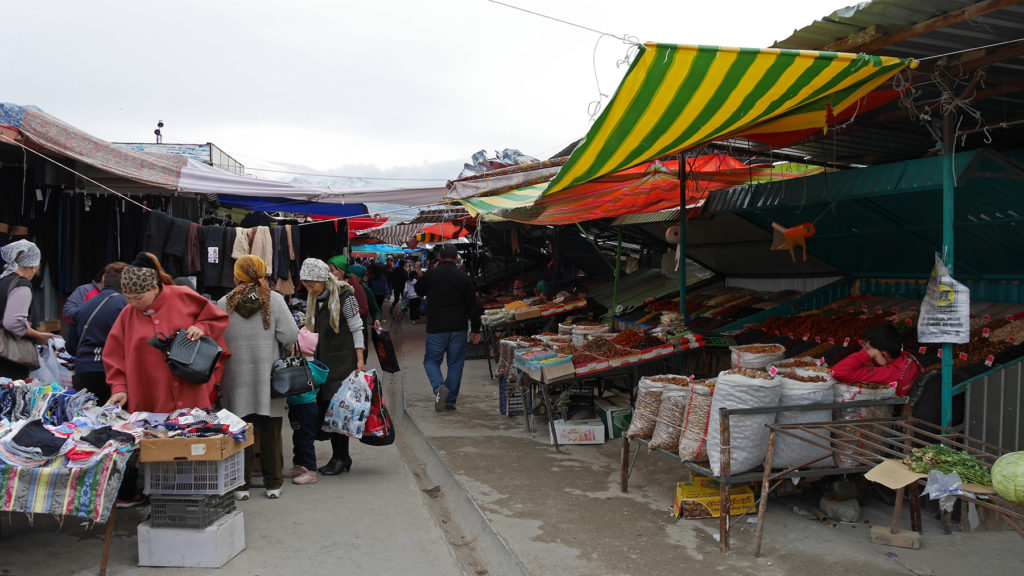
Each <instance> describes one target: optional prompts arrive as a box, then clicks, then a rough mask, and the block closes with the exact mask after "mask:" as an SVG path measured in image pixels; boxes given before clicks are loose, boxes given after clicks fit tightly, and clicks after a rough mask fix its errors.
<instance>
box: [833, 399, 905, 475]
mask: <svg viewBox="0 0 1024 576" xmlns="http://www.w3.org/2000/svg"><path fill="white" fill-rule="evenodd" d="M832 391H833V394H835V401H836V402H856V401H859V400H881V399H884V398H893V397H895V396H896V388H894V387H886V388H880V389H873V388H862V387H860V386H857V385H856V384H844V383H842V382H836V383H835V384H833V385H832ZM890 416H892V406H867V407H860V408H840V409H838V410H837V411H836V417H835V419H836V420H867V419H870V418H889V417H890ZM845 441H847V442H849V439H845ZM859 445H860V447H861V448H865V447H866V446H867V444H866V443H865V442H860V443H859ZM836 465H837V466H839V467H840V468H854V467H857V466H863V463H862V462H860V461H859V460H857V459H855V458H852V457H850V456H846V455H844V454H842V453H838V454H836Z"/></svg>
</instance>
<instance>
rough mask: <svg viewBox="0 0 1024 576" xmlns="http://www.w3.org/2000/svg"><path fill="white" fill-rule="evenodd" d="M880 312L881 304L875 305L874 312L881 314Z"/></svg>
mask: <svg viewBox="0 0 1024 576" xmlns="http://www.w3.org/2000/svg"><path fill="white" fill-rule="evenodd" d="M881 313H882V307H881V306H875V314H881Z"/></svg>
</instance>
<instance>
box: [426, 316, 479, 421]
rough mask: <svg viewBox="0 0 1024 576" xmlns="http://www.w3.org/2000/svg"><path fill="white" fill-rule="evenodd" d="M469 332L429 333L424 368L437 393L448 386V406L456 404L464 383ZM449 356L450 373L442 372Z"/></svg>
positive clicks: (446, 400) (446, 401)
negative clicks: (444, 373)
mask: <svg viewBox="0 0 1024 576" xmlns="http://www.w3.org/2000/svg"><path fill="white" fill-rule="evenodd" d="M468 335H469V334H468V332H467V331H466V330H463V331H461V332H439V333H437V334H431V333H429V332H428V333H427V342H426V350H425V351H424V353H423V369H424V370H425V371H426V372H427V379H428V380H430V387H431V388H433V389H434V395H435V396H436V395H437V389H438V388H440V387H441V386H442V385H444V386H446V387H447V388H448V398H446V399H444V403H445V405H446V406H454V405H455V402H456V401H458V399H459V388H460V386H461V385H462V367H463V365H464V364H465V363H466V338H467V336H468ZM446 356H447V361H448V374H447V375H442V374H441V362H442V361H443V360H445V359H446V358H445V357H446Z"/></svg>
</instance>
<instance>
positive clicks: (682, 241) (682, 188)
mask: <svg viewBox="0 0 1024 576" xmlns="http://www.w3.org/2000/svg"><path fill="white" fill-rule="evenodd" d="M677 249H678V250H679V315H680V316H682V317H683V318H686V156H685V155H684V154H683V153H681V152H680V153H679V246H677Z"/></svg>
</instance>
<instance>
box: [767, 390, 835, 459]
mask: <svg viewBox="0 0 1024 576" xmlns="http://www.w3.org/2000/svg"><path fill="white" fill-rule="evenodd" d="M779 380H782V401H781V405H782V406H804V405H807V404H829V403H831V402H832V385H833V384H834V383H835V382H834V381H833V380H827V381H825V382H802V381H800V380H792V379H790V378H785V377H782V378H779ZM831 421H832V410H831V409H829V408H826V409H824V410H801V411H797V410H790V411H785V412H779V413H778V414H777V415H776V417H775V423H776V424H805V423H807V422H831ZM825 435H826V436H827V433H826V434H825ZM797 436H800V437H805V438H808V439H809V440H813V441H815V442H817V443H819V444H826V445H827V444H828V440H827V439H824V440H823V439H821V438H817V437H814V436H812V435H810V434H805V433H802V432H798V433H797ZM831 453H832V451H831V450H830V449H828V448H821V447H818V446H815V445H813V444H809V443H807V442H804V441H803V440H800V439H799V438H796V437H793V436H790V435H788V434H776V435H775V455H774V456H772V468H789V467H790V466H798V465H800V464H803V463H805V462H807V461H809V460H813V459H815V458H818V457H821V456H826V455H828V457H827V458H824V459H822V460H819V461H818V462H815V463H814V464H810V465H809V466H808V467H809V468H828V467H831V466H832V464H833V459H832V457H831Z"/></svg>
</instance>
